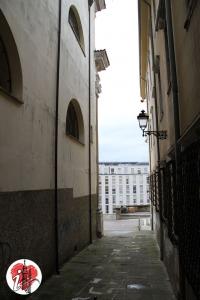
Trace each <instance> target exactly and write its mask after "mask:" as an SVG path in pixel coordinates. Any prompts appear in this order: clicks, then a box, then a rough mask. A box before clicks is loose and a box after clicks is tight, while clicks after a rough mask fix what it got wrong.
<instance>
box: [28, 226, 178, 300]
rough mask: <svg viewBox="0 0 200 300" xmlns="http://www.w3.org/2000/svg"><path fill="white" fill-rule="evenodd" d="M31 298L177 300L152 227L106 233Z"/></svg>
mask: <svg viewBox="0 0 200 300" xmlns="http://www.w3.org/2000/svg"><path fill="white" fill-rule="evenodd" d="M29 299H30V300H46V299H48V300H95V299H96V300H129V299H130V300H140V299H141V300H175V297H174V296H173V293H172V290H171V285H170V282H169V279H168V276H167V273H166V271H165V268H164V266H163V264H162V262H161V261H160V260H159V252H158V248H157V244H156V242H155V237H154V234H153V233H152V232H151V231H140V232H138V231H137V232H135V231H134V232H131V233H130V232H128V233H127V232H120V235H118V236H116V235H114V236H112V235H110V234H109V236H105V237H104V238H102V239H101V240H97V241H96V242H94V243H93V244H92V245H90V246H88V247H87V248H86V249H85V250H83V251H82V252H80V253H79V254H78V255H76V256H75V257H73V258H72V259H71V260H70V261H69V262H67V263H66V264H65V265H64V267H63V268H62V269H61V274H60V275H59V276H52V277H51V278H50V279H49V280H48V281H47V282H46V283H44V284H43V285H42V286H41V287H40V288H39V289H38V291H36V292H35V293H34V294H33V295H31V296H30V297H29Z"/></svg>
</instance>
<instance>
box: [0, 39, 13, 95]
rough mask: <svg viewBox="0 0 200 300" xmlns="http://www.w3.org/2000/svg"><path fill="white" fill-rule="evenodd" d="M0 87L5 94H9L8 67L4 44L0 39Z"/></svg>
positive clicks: (9, 79) (9, 78)
mask: <svg viewBox="0 0 200 300" xmlns="http://www.w3.org/2000/svg"><path fill="white" fill-rule="evenodd" d="M0 87H1V88H2V89H4V90H5V91H6V92H8V93H10V92H11V77H10V67H9V62H8V56H7V52H6V49H5V46H4V43H3V41H2V39H1V37H0Z"/></svg>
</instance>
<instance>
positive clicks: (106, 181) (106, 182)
mask: <svg viewBox="0 0 200 300" xmlns="http://www.w3.org/2000/svg"><path fill="white" fill-rule="evenodd" d="M108 181H109V180H108V176H105V184H108Z"/></svg>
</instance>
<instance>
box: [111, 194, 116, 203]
mask: <svg viewBox="0 0 200 300" xmlns="http://www.w3.org/2000/svg"><path fill="white" fill-rule="evenodd" d="M112 202H113V204H115V203H116V196H115V195H113V196H112Z"/></svg>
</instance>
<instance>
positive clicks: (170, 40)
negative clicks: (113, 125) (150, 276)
mask: <svg viewBox="0 0 200 300" xmlns="http://www.w3.org/2000/svg"><path fill="white" fill-rule="evenodd" d="M165 15H166V23H167V24H166V25H167V33H168V49H169V63H170V73H171V84H172V96H173V108H174V133H175V145H174V147H175V163H176V191H177V188H178V185H179V172H178V169H179V165H180V146H179V144H178V139H179V138H180V118H179V97H178V83H177V74H176V57H175V50H174V36H173V25H172V14H171V0H165ZM176 201H179V199H178V197H176ZM179 284H180V295H178V299H181V300H184V299H185V298H186V296H185V270H184V265H183V263H182V258H181V255H180V246H179Z"/></svg>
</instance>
